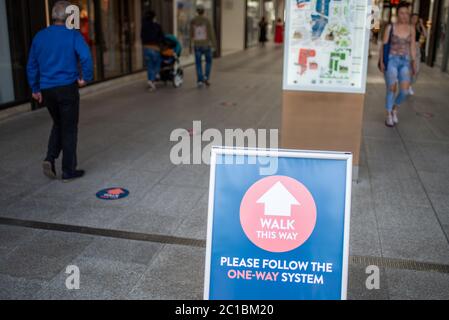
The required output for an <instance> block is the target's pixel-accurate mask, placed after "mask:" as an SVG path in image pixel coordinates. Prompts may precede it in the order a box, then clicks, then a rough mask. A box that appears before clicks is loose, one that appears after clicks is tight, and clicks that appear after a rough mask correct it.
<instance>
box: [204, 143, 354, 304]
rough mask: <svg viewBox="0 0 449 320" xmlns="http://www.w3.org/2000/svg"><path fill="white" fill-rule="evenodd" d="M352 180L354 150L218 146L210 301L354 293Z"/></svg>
mask: <svg viewBox="0 0 449 320" xmlns="http://www.w3.org/2000/svg"><path fill="white" fill-rule="evenodd" d="M267 165H269V166H270V169H271V172H269V173H267ZM351 182H352V155H351V154H348V153H334V152H302V151H301V152H300V151H290V150H276V151H271V150H256V149H229V148H213V149H212V158H211V182H210V194H209V220H208V237H207V253H206V274H205V286H204V297H205V299H210V300H340V299H346V292H347V277H348V258H349V224H350V204H351Z"/></svg>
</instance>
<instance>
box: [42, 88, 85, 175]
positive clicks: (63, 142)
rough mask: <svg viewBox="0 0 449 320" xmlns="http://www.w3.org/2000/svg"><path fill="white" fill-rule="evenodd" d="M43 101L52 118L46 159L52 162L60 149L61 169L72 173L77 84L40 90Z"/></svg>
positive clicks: (56, 157)
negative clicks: (61, 155)
mask: <svg viewBox="0 0 449 320" xmlns="http://www.w3.org/2000/svg"><path fill="white" fill-rule="evenodd" d="M42 95H43V98H44V103H45V105H46V106H47V109H48V111H49V112H50V115H51V117H52V119H53V128H52V130H51V134H50V140H49V142H48V152H47V158H46V161H50V162H54V161H55V160H56V159H58V158H59V155H60V153H61V151H62V154H63V158H62V171H63V174H64V175H69V176H70V175H72V174H73V173H74V172H75V170H76V167H77V158H76V148H77V142H78V120H79V104H80V97H79V91H78V85H77V84H76V83H75V84H73V85H68V86H62V87H56V88H51V89H47V90H42Z"/></svg>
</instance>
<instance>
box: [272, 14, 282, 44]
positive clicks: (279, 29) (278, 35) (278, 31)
mask: <svg viewBox="0 0 449 320" xmlns="http://www.w3.org/2000/svg"><path fill="white" fill-rule="evenodd" d="M274 43H275V44H277V45H281V44H283V43H284V22H283V21H282V19H281V18H278V20H277V22H276V30H275V36H274Z"/></svg>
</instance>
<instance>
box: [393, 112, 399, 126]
mask: <svg viewBox="0 0 449 320" xmlns="http://www.w3.org/2000/svg"><path fill="white" fill-rule="evenodd" d="M398 113H399V112H398V111H397V110H394V111H393V112H392V118H393V123H394V124H398V123H399V118H398Z"/></svg>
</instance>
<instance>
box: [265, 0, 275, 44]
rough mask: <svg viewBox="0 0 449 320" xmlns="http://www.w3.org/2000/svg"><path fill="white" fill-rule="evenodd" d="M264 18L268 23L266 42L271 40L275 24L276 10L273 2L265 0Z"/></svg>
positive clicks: (272, 0)
mask: <svg viewBox="0 0 449 320" xmlns="http://www.w3.org/2000/svg"><path fill="white" fill-rule="evenodd" d="M264 10H265V11H264V12H265V13H264V16H265V18H266V19H267V22H268V40H271V39H272V37H273V33H274V24H275V22H276V8H275V1H274V0H265V2H264Z"/></svg>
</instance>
